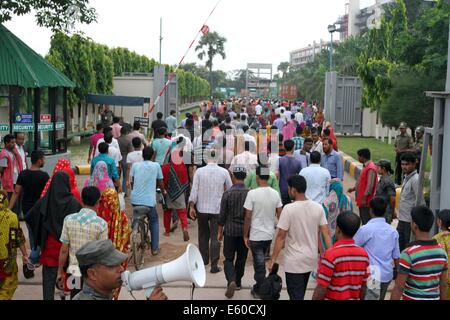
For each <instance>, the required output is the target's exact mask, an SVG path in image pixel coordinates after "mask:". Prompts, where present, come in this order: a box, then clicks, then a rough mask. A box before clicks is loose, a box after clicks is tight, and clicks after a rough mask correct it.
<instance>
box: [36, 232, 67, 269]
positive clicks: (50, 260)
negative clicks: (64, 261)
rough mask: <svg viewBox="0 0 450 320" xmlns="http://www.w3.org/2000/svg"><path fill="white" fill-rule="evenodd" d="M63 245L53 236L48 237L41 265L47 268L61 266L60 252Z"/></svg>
mask: <svg viewBox="0 0 450 320" xmlns="http://www.w3.org/2000/svg"><path fill="white" fill-rule="evenodd" d="M61 246H62V243H61V242H59V241H58V240H56V239H55V237H53V236H52V235H51V234H49V235H48V237H47V241H45V247H44V250H43V251H42V253H41V261H40V262H41V264H42V265H43V266H47V267H57V266H59V251H60V250H61Z"/></svg>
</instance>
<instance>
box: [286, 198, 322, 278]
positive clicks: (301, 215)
mask: <svg viewBox="0 0 450 320" xmlns="http://www.w3.org/2000/svg"><path fill="white" fill-rule="evenodd" d="M327 224H328V223H327V219H326V216H325V211H324V210H323V208H322V206H321V205H319V204H318V203H315V202H314V201H311V200H308V201H296V202H294V203H292V204H288V205H287V206H285V207H284V209H283V212H282V213H281V217H280V221H279V222H278V228H280V229H281V230H284V231H287V237H286V242H285V247H284V270H285V271H286V272H288V273H308V272H312V271H315V270H317V262H318V258H319V255H318V251H319V247H318V243H319V234H318V229H319V227H320V226H325V225H327Z"/></svg>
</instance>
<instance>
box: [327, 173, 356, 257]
mask: <svg viewBox="0 0 450 320" xmlns="http://www.w3.org/2000/svg"><path fill="white" fill-rule="evenodd" d="M323 208H324V210H325V214H326V216H327V221H328V227H329V229H330V236H331V238H332V239H333V243H335V242H336V223H337V217H338V216H339V215H340V214H341V213H342V212H345V211H351V210H353V204H352V201H351V199H350V197H349V196H347V195H346V194H345V193H344V186H343V184H342V182H341V181H337V180H336V181H335V180H332V181H331V184H330V194H329V195H328V197H327V198H326V199H325V201H324V203H323ZM322 249H323V247H322ZM321 252H322V251H321Z"/></svg>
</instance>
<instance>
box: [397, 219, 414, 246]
mask: <svg viewBox="0 0 450 320" xmlns="http://www.w3.org/2000/svg"><path fill="white" fill-rule="evenodd" d="M397 231H398V242H399V246H400V252H402V251H403V250H405V249H406V248H407V246H408V244H409V242H410V239H411V223H409V222H405V221H399V222H398V226H397Z"/></svg>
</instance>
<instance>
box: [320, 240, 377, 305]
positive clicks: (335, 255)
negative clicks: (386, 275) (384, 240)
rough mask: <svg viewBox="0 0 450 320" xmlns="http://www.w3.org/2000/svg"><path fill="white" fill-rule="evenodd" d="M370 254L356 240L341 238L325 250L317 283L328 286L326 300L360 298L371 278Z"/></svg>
mask: <svg viewBox="0 0 450 320" xmlns="http://www.w3.org/2000/svg"><path fill="white" fill-rule="evenodd" d="M369 265H370V262H369V256H368V254H367V252H366V250H364V249H363V248H361V247H358V246H357V245H356V244H355V241H354V240H352V239H350V240H340V241H338V242H336V244H335V245H334V246H333V248H331V249H329V250H327V251H326V252H325V256H324V257H323V258H322V260H321V262H320V267H319V275H318V278H317V284H318V285H321V286H324V287H325V288H327V292H326V295H325V300H360V299H361V288H362V286H363V285H365V284H366V283H367V279H368V278H369V275H370V271H369Z"/></svg>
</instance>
